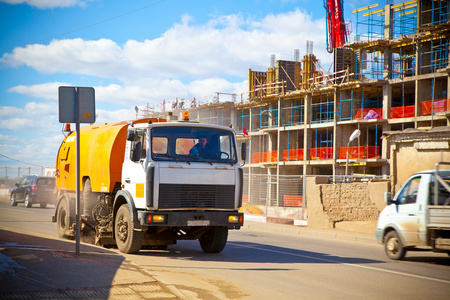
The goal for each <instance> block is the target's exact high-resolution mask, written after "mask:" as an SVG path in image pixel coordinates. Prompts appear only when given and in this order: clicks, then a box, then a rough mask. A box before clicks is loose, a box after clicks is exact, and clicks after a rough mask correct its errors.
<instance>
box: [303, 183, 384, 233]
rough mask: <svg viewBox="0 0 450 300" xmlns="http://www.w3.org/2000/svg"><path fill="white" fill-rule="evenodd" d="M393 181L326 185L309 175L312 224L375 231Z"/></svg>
mask: <svg viewBox="0 0 450 300" xmlns="http://www.w3.org/2000/svg"><path fill="white" fill-rule="evenodd" d="M385 191H389V182H386V181H385V182H368V183H346V184H324V182H321V181H320V180H319V178H317V177H308V178H307V182H306V195H307V203H308V226H309V227H312V228H320V229H341V230H345V231H352V232H359V233H367V234H373V233H374V231H375V228H376V222H377V219H378V216H379V214H380V212H381V210H382V209H383V208H384V206H385V204H384V192H385Z"/></svg>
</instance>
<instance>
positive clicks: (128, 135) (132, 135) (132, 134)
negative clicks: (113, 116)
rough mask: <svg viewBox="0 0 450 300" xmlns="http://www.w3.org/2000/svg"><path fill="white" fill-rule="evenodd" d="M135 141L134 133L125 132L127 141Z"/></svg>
mask: <svg viewBox="0 0 450 300" xmlns="http://www.w3.org/2000/svg"><path fill="white" fill-rule="evenodd" d="M134 140H136V133H135V132H134V131H132V130H130V131H127V141H131V142H132V141H134Z"/></svg>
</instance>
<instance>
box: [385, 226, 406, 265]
mask: <svg viewBox="0 0 450 300" xmlns="http://www.w3.org/2000/svg"><path fill="white" fill-rule="evenodd" d="M384 252H386V255H387V257H389V258H390V259H393V260H401V259H403V257H405V254H406V249H405V248H403V245H402V241H401V240H400V238H399V236H398V234H397V232H395V231H390V232H389V233H388V234H387V235H386V237H385V238H384Z"/></svg>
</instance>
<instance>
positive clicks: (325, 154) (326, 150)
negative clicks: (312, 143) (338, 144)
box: [309, 147, 333, 160]
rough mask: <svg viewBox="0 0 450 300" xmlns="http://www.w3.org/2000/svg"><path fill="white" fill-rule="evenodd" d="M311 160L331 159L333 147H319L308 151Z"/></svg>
mask: <svg viewBox="0 0 450 300" xmlns="http://www.w3.org/2000/svg"><path fill="white" fill-rule="evenodd" d="M309 157H310V159H311V160H319V159H333V147H319V148H311V149H309Z"/></svg>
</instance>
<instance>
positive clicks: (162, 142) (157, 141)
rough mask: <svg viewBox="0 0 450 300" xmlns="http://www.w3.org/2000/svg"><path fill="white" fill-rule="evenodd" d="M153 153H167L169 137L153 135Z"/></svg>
mask: <svg viewBox="0 0 450 300" xmlns="http://www.w3.org/2000/svg"><path fill="white" fill-rule="evenodd" d="M152 154H167V138H166V137H153V138H152Z"/></svg>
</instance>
